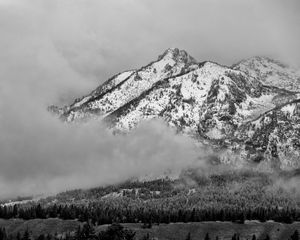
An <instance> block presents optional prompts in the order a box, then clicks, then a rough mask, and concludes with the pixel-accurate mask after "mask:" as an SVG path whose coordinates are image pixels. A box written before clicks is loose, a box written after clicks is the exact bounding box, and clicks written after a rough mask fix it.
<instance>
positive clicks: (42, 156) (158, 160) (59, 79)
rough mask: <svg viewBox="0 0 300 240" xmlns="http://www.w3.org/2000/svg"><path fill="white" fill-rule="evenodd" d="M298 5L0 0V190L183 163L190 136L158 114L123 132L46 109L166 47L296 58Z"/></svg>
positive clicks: (50, 188)
mask: <svg viewBox="0 0 300 240" xmlns="http://www.w3.org/2000/svg"><path fill="white" fill-rule="evenodd" d="M299 10H300V1H299V0H281V1H279V0H156V1H155V0H109V1H108V0H106V1H104V0H0V34H1V35H0V60H1V64H0V132H1V135H0V192H1V193H3V192H4V193H5V195H7V196H12V195H18V194H19V195H20V194H26V193H37V192H41V191H46V192H55V191H60V190H64V189H69V188H72V187H87V186H91V185H97V184H102V183H107V182H110V181H112V182H116V181H119V180H124V179H125V178H127V177H129V176H132V175H138V174H141V173H142V174H144V173H147V171H148V172H149V171H152V172H159V171H160V170H161V169H163V168H169V167H172V166H175V168H178V167H182V166H183V165H186V164H187V163H190V162H191V161H193V159H194V158H195V153H194V152H193V150H192V144H191V143H190V141H189V140H187V139H186V138H184V137H180V136H177V137H174V133H173V132H172V131H169V130H167V129H166V127H165V126H164V125H163V124H161V123H151V124H150V126H148V125H144V126H142V127H141V128H140V129H138V130H137V131H136V132H134V133H133V136H132V137H131V140H130V141H128V139H126V138H124V137H121V136H120V137H111V136H110V135H109V133H107V132H106V130H105V129H102V128H101V126H97V127H96V126H94V125H93V124H91V126H76V127H74V126H71V127H70V126H66V125H63V124H61V123H60V122H59V121H58V120H57V119H55V118H53V117H52V116H50V115H49V114H48V113H47V112H46V111H45V109H46V107H47V106H48V105H49V104H52V103H66V102H70V101H71V100H73V98H74V97H78V96H81V95H82V94H86V93H88V92H89V91H91V90H92V89H94V88H95V87H96V86H97V85H99V84H100V83H101V82H103V81H105V80H106V79H107V78H108V77H110V76H112V75H114V74H116V73H118V72H121V71H123V70H126V69H132V68H137V67H140V66H142V65H146V64H147V63H149V62H150V61H152V60H154V59H156V58H157V56H158V55H159V54H161V53H162V52H163V51H164V50H165V49H166V48H168V47H178V48H181V49H185V50H186V51H187V52H189V53H190V54H191V55H192V56H193V57H195V58H196V59H198V60H199V61H204V60H213V61H216V62H219V63H222V64H227V65H231V64H232V63H234V62H236V61H238V60H240V59H242V58H247V57H250V56H253V55H269V56H272V57H276V58H280V59H283V60H284V61H287V62H290V63H293V64H295V65H298V66H300V55H299V52H300V49H299V48H300V44H299V36H300V28H299V24H300V15H299ZM153 127H154V129H157V131H152V130H150V129H152V128H153ZM95 128H97V130H96V131H95ZM157 138H159V139H161V141H160V142H157ZM145 143H146V144H145ZM162 159H164V161H162ZM174 162H175V164H174ZM137 163H139V164H137ZM79 179H80V180H79Z"/></svg>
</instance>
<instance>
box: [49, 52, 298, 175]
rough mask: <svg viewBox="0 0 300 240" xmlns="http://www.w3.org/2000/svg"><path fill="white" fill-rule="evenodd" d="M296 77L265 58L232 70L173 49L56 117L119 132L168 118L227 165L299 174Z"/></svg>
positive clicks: (290, 70) (255, 59) (112, 80)
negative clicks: (242, 163)
mask: <svg viewBox="0 0 300 240" xmlns="http://www.w3.org/2000/svg"><path fill="white" fill-rule="evenodd" d="M298 73H299V72H298ZM298 73H297V71H296V70H295V69H292V68H290V67H288V66H286V65H284V64H282V63H280V62H278V61H275V60H271V59H269V58H265V57H254V58H250V59H247V60H242V61H241V62H239V63H238V64H235V65H233V66H232V67H227V66H222V65H220V64H217V63H214V62H209V61H206V62H201V63H199V62H197V61H196V60H195V59H194V58H193V57H191V56H190V55H189V54H188V53H187V52H185V51H183V50H179V49H177V48H170V49H168V50H166V51H165V52H164V53H163V54H162V55H160V56H159V57H158V59H157V60H156V61H153V62H151V63H150V64H148V65H146V66H144V67H142V68H140V69H138V70H131V71H125V72H123V73H120V74H117V75H115V76H113V77H112V78H110V79H109V80H107V81H106V82H105V83H103V84H102V85H100V86H99V87H98V88H96V89H95V90H94V91H93V92H91V93H90V94H88V95H87V96H84V97H82V98H79V99H77V100H75V102H74V103H73V104H71V105H70V106H66V107H64V108H58V107H55V106H52V107H50V110H51V111H54V112H56V113H58V114H59V115H60V117H61V119H63V120H64V121H67V122H73V121H83V120H84V121H87V120H88V119H90V118H96V119H99V120H100V121H104V122H106V123H107V124H108V126H109V127H110V128H112V129H113V130H114V131H120V132H128V131H130V130H131V129H133V128H135V127H136V126H137V125H138V124H139V123H140V122H142V121H147V120H150V119H155V118H162V119H164V121H166V122H167V123H168V124H169V125H170V126H171V127H174V128H176V129H177V130H178V132H181V133H184V134H188V135H190V136H191V137H193V138H195V139H196V140H197V141H198V142H200V143H202V144H208V145H210V146H212V147H214V148H215V149H217V150H220V152H221V151H222V152H226V154H227V156H229V157H222V158H221V160H222V161H230V159H231V157H232V156H233V155H234V156H238V158H240V159H245V160H246V161H250V162H261V160H265V161H264V162H271V163H272V164H271V165H272V166H275V165H276V167H279V168H283V169H286V168H296V167H299V166H300V161H299V160H298V159H299V154H300V146H299V145H300V144H299V139H300V138H299V121H300V116H299V110H298V109H299V107H298V105H299V102H298V101H299V100H298V99H300V94H299V92H298V91H300V90H299V88H300V84H299V83H300V74H298ZM291 109H293V110H291ZM226 154H225V155H224V156H226ZM274 163H276V164H274Z"/></svg>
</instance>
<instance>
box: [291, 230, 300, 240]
mask: <svg viewBox="0 0 300 240" xmlns="http://www.w3.org/2000/svg"><path fill="white" fill-rule="evenodd" d="M291 239H292V240H299V239H300V237H299V232H298V230H295V232H294V233H293V235H292V236H291Z"/></svg>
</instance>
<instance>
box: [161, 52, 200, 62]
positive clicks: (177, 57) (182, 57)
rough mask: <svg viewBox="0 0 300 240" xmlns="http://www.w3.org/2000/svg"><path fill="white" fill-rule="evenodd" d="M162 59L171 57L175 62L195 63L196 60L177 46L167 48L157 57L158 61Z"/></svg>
mask: <svg viewBox="0 0 300 240" xmlns="http://www.w3.org/2000/svg"><path fill="white" fill-rule="evenodd" d="M162 59H173V60H174V61H176V62H178V61H179V62H185V63H197V61H196V60H195V59H194V58H193V57H192V56H190V55H189V54H188V53H187V52H186V51H185V50H180V49H178V48H168V49H167V50H165V51H164V53H163V54H161V55H160V56H159V57H158V61H160V60H162Z"/></svg>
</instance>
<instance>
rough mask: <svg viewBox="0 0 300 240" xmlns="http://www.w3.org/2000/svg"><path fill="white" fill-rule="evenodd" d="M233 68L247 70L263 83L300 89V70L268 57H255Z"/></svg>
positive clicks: (291, 89) (294, 89)
mask: <svg viewBox="0 0 300 240" xmlns="http://www.w3.org/2000/svg"><path fill="white" fill-rule="evenodd" d="M233 69H236V70H240V71H243V72H246V73H247V74H248V75H249V76H251V77H254V78H257V79H259V80H260V81H261V82H262V83H263V84H265V85H269V86H274V87H278V88H283V89H286V90H290V91H300V74H299V70H298V71H297V70H296V69H293V68H292V67H289V66H287V65H285V64H282V63H280V62H279V61H275V60H273V59H270V58H267V57H253V58H250V59H247V60H243V61H241V62H239V63H238V64H236V65H234V66H233Z"/></svg>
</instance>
